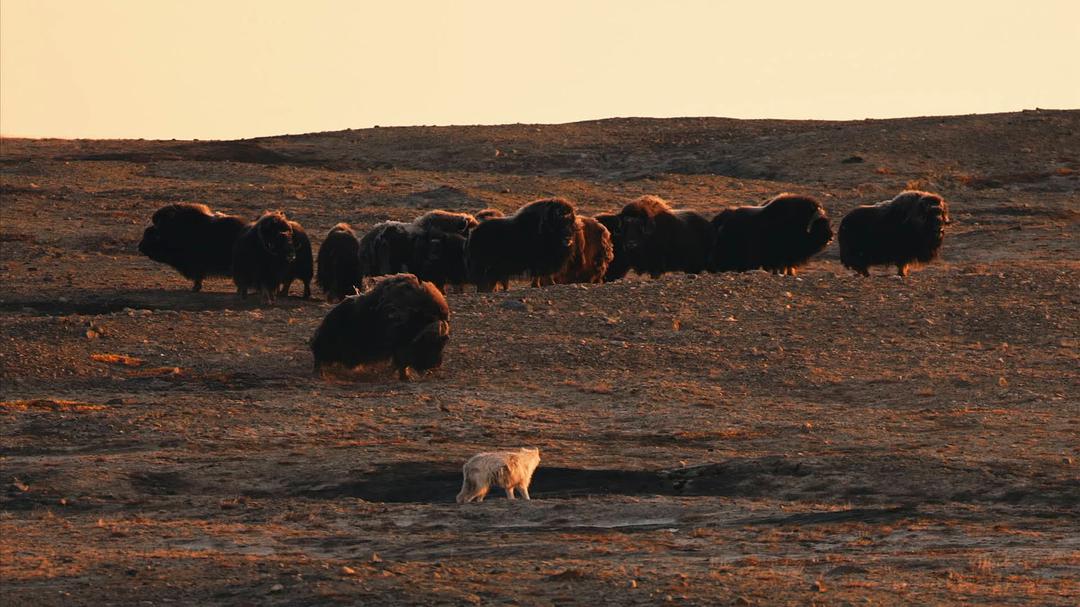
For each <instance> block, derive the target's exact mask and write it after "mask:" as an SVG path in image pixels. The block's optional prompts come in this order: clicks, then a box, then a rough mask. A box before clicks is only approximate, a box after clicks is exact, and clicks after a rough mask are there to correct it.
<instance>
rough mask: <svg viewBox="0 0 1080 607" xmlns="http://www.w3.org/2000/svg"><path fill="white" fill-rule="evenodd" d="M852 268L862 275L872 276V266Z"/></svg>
mask: <svg viewBox="0 0 1080 607" xmlns="http://www.w3.org/2000/svg"><path fill="white" fill-rule="evenodd" d="M851 269H852V270H855V272H856V273H858V274H859V275H860V276H865V277H866V278H870V268H867V267H862V268H851Z"/></svg>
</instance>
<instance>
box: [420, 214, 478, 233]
mask: <svg viewBox="0 0 1080 607" xmlns="http://www.w3.org/2000/svg"><path fill="white" fill-rule="evenodd" d="M413 225H416V226H418V227H419V228H420V229H422V230H424V231H431V230H437V231H439V232H445V233H447V234H458V235H460V236H464V237H468V236H469V232H470V231H471V230H472V229H473V228H475V227H476V226H477V225H479V222H478V221H477V220H476V218H475V217H473V216H472V215H469V214H468V213H452V212H450V211H443V210H435V211H428V212H427V213H424V214H423V215H421V216H419V217H417V218H416V219H414V220H413Z"/></svg>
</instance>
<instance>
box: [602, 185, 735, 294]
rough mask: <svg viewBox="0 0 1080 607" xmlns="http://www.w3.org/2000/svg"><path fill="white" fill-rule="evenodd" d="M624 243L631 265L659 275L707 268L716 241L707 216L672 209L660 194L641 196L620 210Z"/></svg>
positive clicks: (647, 272) (655, 275)
mask: <svg viewBox="0 0 1080 607" xmlns="http://www.w3.org/2000/svg"><path fill="white" fill-rule="evenodd" d="M619 221H620V232H621V234H622V246H623V247H624V248H625V250H626V253H627V261H628V263H629V265H630V267H631V268H633V269H634V270H636V271H638V272H640V273H642V274H649V275H650V276H652V277H653V278H656V277H658V276H660V275H661V274H663V273H664V272H686V273H688V274H697V273H699V272H703V271H705V270H706V269H708V260H709V254H710V253H711V252H712V250H713V245H714V243H715V241H716V238H715V230H713V227H712V225H711V224H710V223H709V220H708V219H705V218H704V217H702V216H701V215H700V214H699V213H697V212H695V211H673V210H672V209H671V207H670V206H668V203H667V201H665V200H664V199H662V198H660V197H658V196H642V197H641V198H638V199H637V200H635V201H633V202H631V203H629V204H627V205H626V206H624V207H623V208H622V210H621V211H620V212H619Z"/></svg>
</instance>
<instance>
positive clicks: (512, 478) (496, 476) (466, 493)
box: [457, 447, 540, 504]
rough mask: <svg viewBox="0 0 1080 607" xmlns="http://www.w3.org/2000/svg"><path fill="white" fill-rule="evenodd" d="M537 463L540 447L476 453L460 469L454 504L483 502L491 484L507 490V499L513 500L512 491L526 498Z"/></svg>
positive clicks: (538, 463) (527, 497)
mask: <svg viewBox="0 0 1080 607" xmlns="http://www.w3.org/2000/svg"><path fill="white" fill-rule="evenodd" d="M539 465H540V450H539V449H536V448H532V449H529V448H525V447H522V448H521V449H518V450H517V451H493V452H490V453H479V454H477V455H474V456H472V457H470V458H469V461H467V462H465V465H464V466H463V467H462V469H461V475H462V477H463V478H462V481H461V491H460V492H458V494H457V503H459V504H467V503H469V502H482V501H484V496H486V495H487V493H488V491H489V490H490V489H491V486H492V485H495V486H497V487H502V488H503V489H505V490H506V498H507V499H514V490H515V489H520V490H521V497H524V498H525V499H529V483H531V482H532V476H533V473H534V472H536V467H537V466H539Z"/></svg>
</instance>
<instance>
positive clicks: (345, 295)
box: [139, 191, 949, 379]
mask: <svg viewBox="0 0 1080 607" xmlns="http://www.w3.org/2000/svg"><path fill="white" fill-rule="evenodd" d="M948 223H949V212H948V205H947V204H946V203H945V201H944V200H943V199H942V198H941V197H940V196H938V195H937V194H931V193H928V192H919V191H905V192H901V193H900V194H899V195H897V196H896V197H895V198H893V199H892V200H887V201H884V202H880V203H877V204H874V205H866V206H860V207H857V208H855V209H854V210H852V211H851V212H849V213H848V214H847V215H846V216H845V217H844V218H843V220H842V221H841V222H840V229H839V241H840V260H841V262H842V263H843V264H844V266H845V267H847V268H850V269H852V270H854V271H856V272H858V273H859V274H862V275H864V276H869V275H870V267H871V266H879V265H894V266H896V268H897V272H898V273H899V274H900V275H901V276H907V273H908V267H909V266H910V265H912V264H917V263H928V262H930V261H931V260H933V259H934V258H935V257H936V256H937V254H938V251H939V250H940V248H941V244H942V241H943V239H944V235H945V226H946V225H947V224H948ZM832 238H833V230H832V227H831V225H830V224H829V218H828V215H827V214H826V213H825V209H824V208H823V207H822V206H821V204H820V203H819V202H818V201H816V200H814V199H813V198H810V197H808V196H799V195H795V194H780V195H779V196H776V197H775V198H772V199H771V200H769V201H768V202H766V203H764V204H762V205H760V206H744V207H736V208H729V209H725V210H724V211H721V212H720V213H718V214H717V215H716V216H715V217H713V218H712V219H711V220H710V219H708V218H707V217H705V216H703V215H701V214H700V213H698V212H696V211H691V210H674V209H672V208H671V207H670V206H669V205H668V203H667V202H665V201H664V200H663V199H662V198H659V197H657V196H642V197H641V198H638V199H637V200H634V201H632V202H630V203H628V204H626V205H625V206H624V207H623V208H622V209H621V210H619V211H618V212H617V213H604V214H600V215H597V216H596V217H585V216H583V215H579V214H577V213H576V212H575V209H574V206H573V205H572V204H571V203H570V202H569V201H567V200H565V199H562V198H550V199H545V200H538V201H535V202H530V203H528V204H526V205H524V206H522V207H521V208H520V209H518V210H517V211H516V212H515V213H514V214H513V215H509V216H505V215H504V214H503V213H501V212H500V211H497V210H495V209H485V210H483V211H480V212H479V213H477V214H475V215H470V214H467V213H454V212H449V211H442V210H437V211H431V212H429V213H426V214H424V215H421V216H420V217H417V218H416V219H415V220H414V221H412V222H409V223H406V222H400V221H385V222H382V223H379V224H377V225H375V226H374V227H372V228H371V229H370V230H369V231H368V232H367V233H365V234H364V235H363V236H359V237H358V236H357V233H356V232H355V231H354V230H353V228H352V227H351V226H350V225H348V224H347V223H339V224H338V225H336V226H334V227H333V228H332V229H331V230H330V232H329V233H328V234H327V235H326V238H325V239H324V240H323V244H322V247H321V248H320V250H319V256H318V273H317V274H316V273H315V272H314V267H313V265H314V264H313V258H312V250H311V241H310V240H309V239H308V236H307V233H305V232H304V229H303V228H302V227H301V226H300V224H299V223H297V222H295V221H293V220H291V219H289V218H288V217H286V215H285V214H284V213H282V212H280V211H274V212H267V213H264V214H263V215H262V216H261V217H259V218H258V219H257V220H256V221H254V222H250V223H249V222H246V221H244V220H243V219H241V218H239V217H233V216H230V215H225V214H222V213H215V212H213V211H211V210H210V209H209V208H208V207H207V206H206V205H203V204H192V203H179V204H170V205H168V206H165V207H162V208H161V209H158V211H157V212H155V213H154V215H153V217H152V219H151V225H150V226H149V227H147V228H146V231H145V232H144V234H143V238H142V242H140V243H139V251H140V252H142V253H143V254H144V255H146V256H147V257H149V258H150V259H152V260H154V261H158V262H161V263H165V264H168V265H170V266H172V267H173V268H175V269H176V270H178V271H179V272H180V273H181V274H182V275H183V276H185V277H186V278H188V279H190V280H192V281H193V283H194V286H193V289H194V290H195V291H198V290H200V289H201V288H202V282H203V279H204V278H206V277H209V276H221V277H231V278H232V279H233V282H234V283H235V284H236V289H237V292H238V293H239V294H240V297H241V298H246V297H247V295H248V292H249V291H258V292H259V293H260V294H261V295H262V296H263V297H264V298H265V299H266V301H268V302H273V301H274V298H275V297H276V296H284V295H287V294H288V292H289V287H290V285H291V284H292V283H293V281H295V280H297V279H299V280H300V281H301V282H302V283H303V285H304V292H303V294H304V297H305V298H307V297H310V296H311V279H312V276H313V275H314V277H315V280H316V282H317V284H318V285H319V287H320V288H321V289H322V291H323V293H324V294H325V296H326V299H327V301H329V302H331V303H334V302H340V303H338V304H337V305H336V306H335V307H334V308H333V309H332V310H331V311H330V312H329V313H328V314H327V315H326V317H325V318H324V319H323V321H322V324H321V325H320V326H319V328H318V330H317V331H316V332H315V335H314V337H313V338H312V339H311V344H310V345H311V349H312V352H313V354H314V357H315V369H316V371H318V372H322V371H324V370H328V367H336V368H339V369H340V368H346V369H350V368H355V367H358V366H360V365H364V364H372V363H377V362H386V361H390V362H391V364H392V366H393V367H394V369H396V370H397V372H398V374H399V376H400V377H401V378H402V379H406V378H407V377H408V372H409V370H410V369H413V370H416V371H421V372H423V371H426V370H428V369H433V368H435V367H438V366H439V365H440V364H441V363H442V351H443V347H444V346H445V345H446V342H447V341H448V340H449V337H450V325H449V322H448V319H449V315H450V310H449V307H448V306H447V303H446V299H445V298H444V296H443V293H444V292H445V290H446V288H447V287H450V288H453V289H455V290H457V291H458V292H460V291H462V290H463V289H464V288H465V287H466V286H467V285H471V286H474V287H475V288H476V290H477V291H478V292H491V291H494V290H497V289H504V290H505V289H508V288H509V285H510V281H511V280H515V279H519V280H520V279H525V280H528V281H530V282H531V284H532V285H533V286H537V287H540V286H545V285H551V284H568V283H602V282H610V281H614V280H618V279H620V278H622V277H624V276H626V275H627V274H628V273H629V272H630V271H634V272H637V273H639V274H648V275H649V276H652V277H658V276H660V275H661V274H664V273H665V272H686V273H700V272H706V271H708V272H744V271H748V270H757V269H764V270H768V271H770V272H773V273H776V274H795V272H796V269H797V268H799V267H800V266H802V265H803V264H805V263H806V262H807V261H809V260H810V258H812V257H813V256H814V255H816V254H817V253H819V252H821V251H822V250H823V249H824V248H825V247H826V245H828V244H829V242H830V241H831V240H832ZM377 276H385V277H386V278H383V279H380V280H377V281H374V283H373V284H372V286H371V287H370V288H369V289H368V290H366V291H363V287H364V279H365V278H369V277H377Z"/></svg>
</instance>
